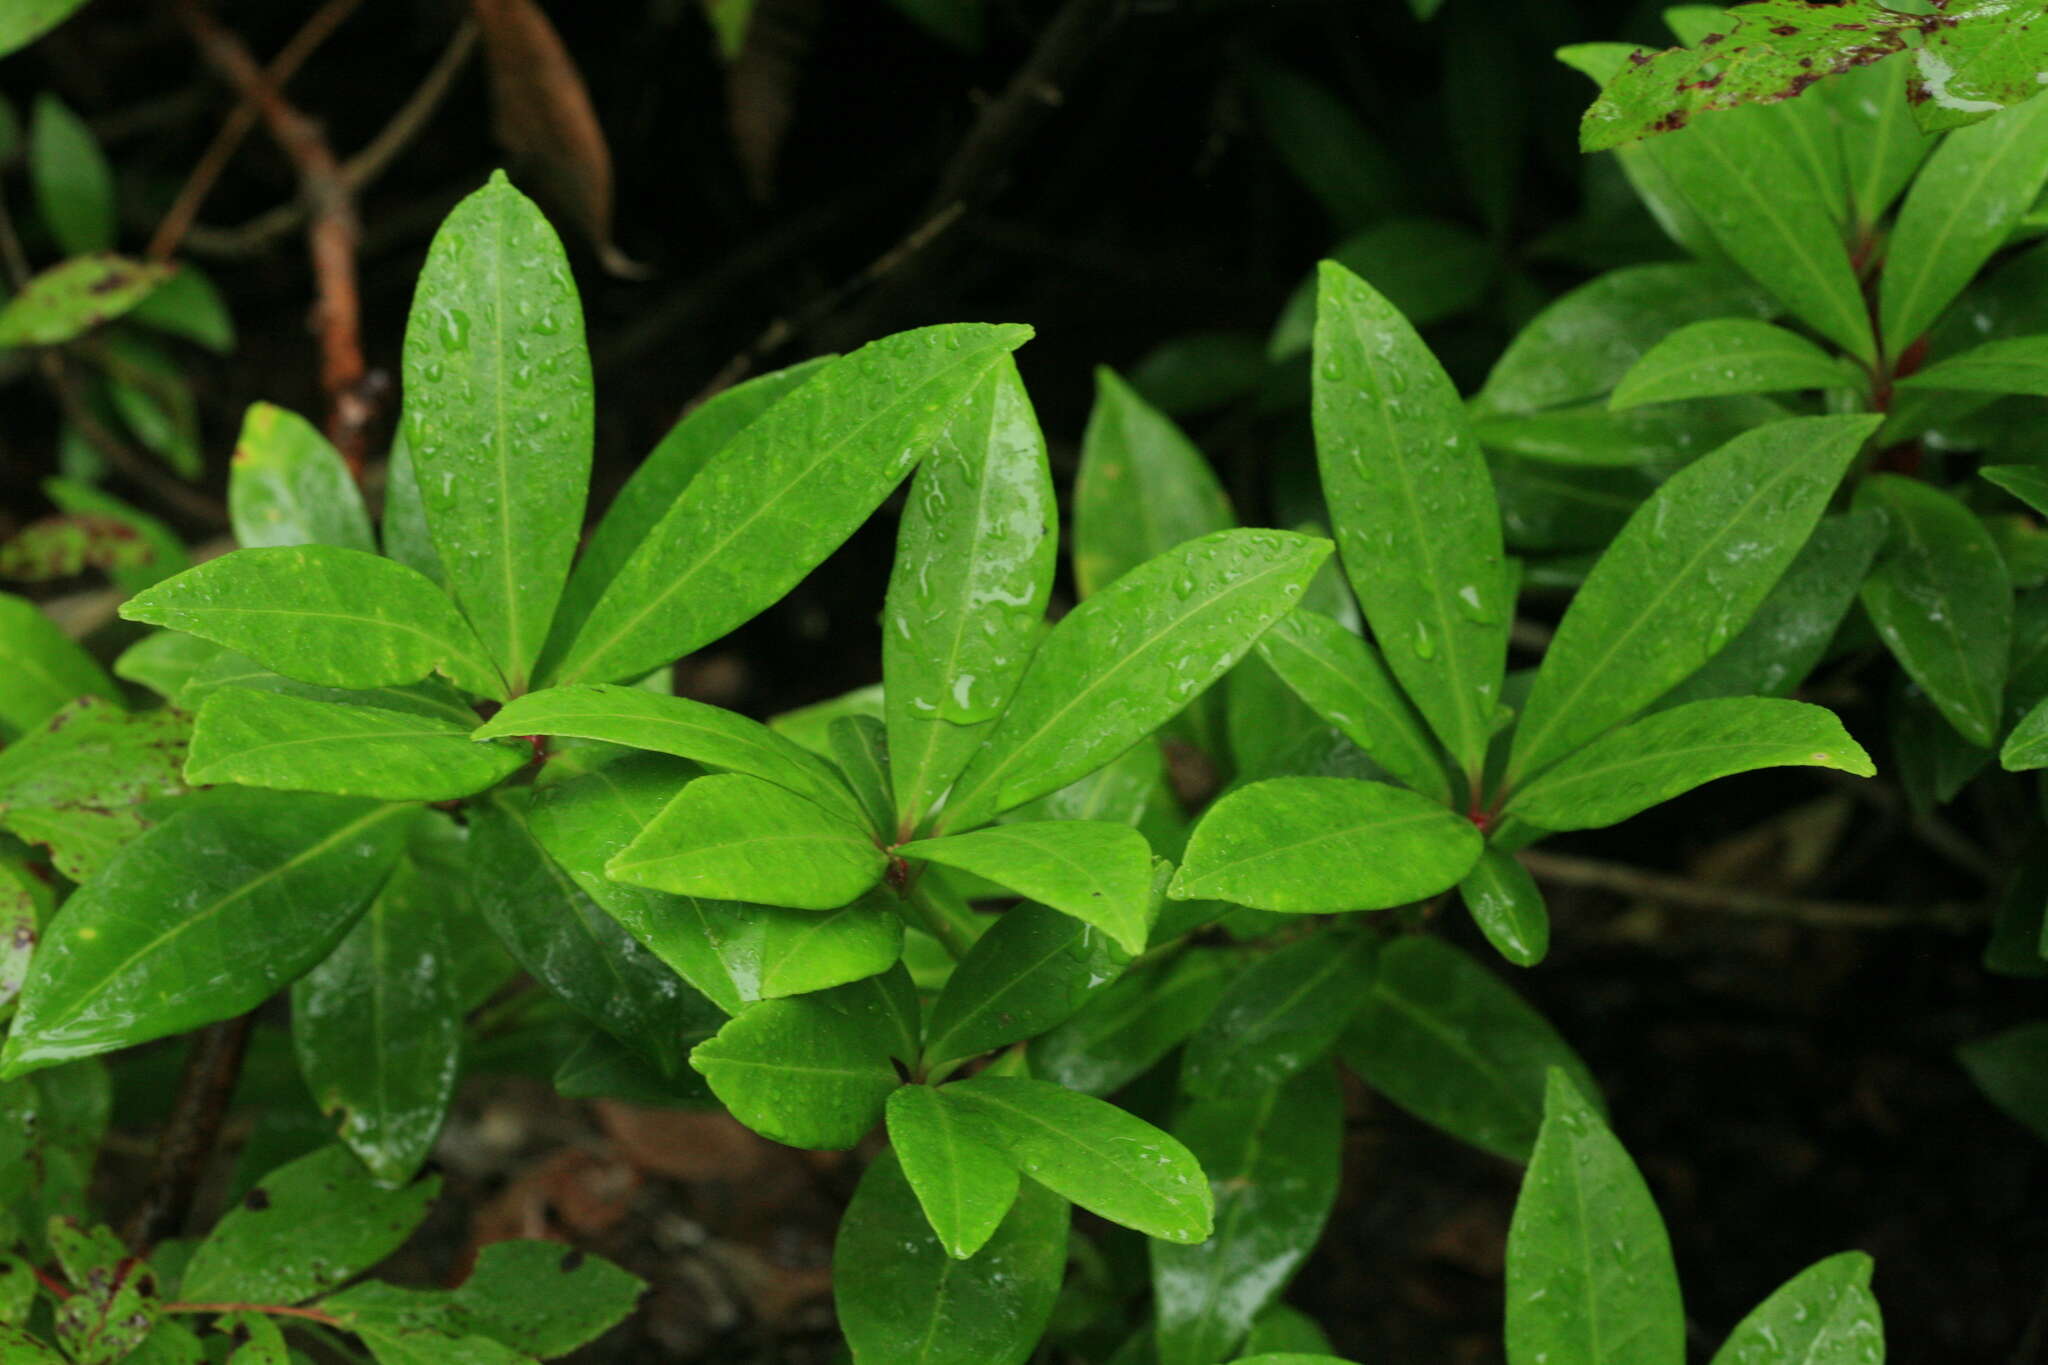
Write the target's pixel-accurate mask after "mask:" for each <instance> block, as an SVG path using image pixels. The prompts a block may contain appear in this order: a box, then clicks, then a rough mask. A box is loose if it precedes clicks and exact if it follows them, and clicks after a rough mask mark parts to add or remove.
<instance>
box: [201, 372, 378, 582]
mask: <svg viewBox="0 0 2048 1365" xmlns="http://www.w3.org/2000/svg"><path fill="white" fill-rule="evenodd" d="M228 512H229V515H230V516H231V517H232V518H233V519H234V526H235V539H236V540H238V541H240V542H241V544H242V545H243V547H244V548H255V547H258V546H264V545H339V546H341V547H342V548H343V549H347V550H367V551H370V552H372V553H375V551H376V549H377V542H376V541H375V539H373V538H372V536H371V534H370V514H369V513H368V512H366V511H364V510H363V497H362V494H361V493H360V492H358V491H357V489H356V481H355V479H354V477H353V476H351V475H350V473H349V472H348V466H347V465H346V464H344V463H343V462H342V458H341V456H340V454H339V453H337V452H336V451H335V449H334V447H333V446H331V445H329V444H328V442H327V438H326V437H325V436H322V435H321V434H320V432H319V431H318V430H317V429H316V428H315V427H314V426H313V424H312V423H311V422H308V421H307V420H306V419H305V418H303V417H301V416H299V415H298V414H297V413H296V412H292V411H291V410H290V409H287V408H280V407H276V406H274V405H272V404H269V403H252V404H250V405H249V411H248V413H247V414H246V415H244V416H243V418H242V434H241V436H240V437H239V438H237V439H236V441H235V459H234V463H233V464H232V465H231V466H230V467H229V472H228Z"/></svg>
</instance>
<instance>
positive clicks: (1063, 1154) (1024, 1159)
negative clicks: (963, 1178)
mask: <svg viewBox="0 0 2048 1365" xmlns="http://www.w3.org/2000/svg"><path fill="white" fill-rule="evenodd" d="M938 1097H939V1099H940V1100H941V1101H943V1102H944V1103H945V1104H946V1105H947V1106H948V1107H949V1108H950V1109H952V1110H953V1111H954V1112H955V1113H956V1114H958V1115H959V1116H960V1117H961V1118H962V1120H963V1121H964V1124H965V1126H966V1129H967V1132H968V1133H969V1134H970V1135H972V1136H973V1137H975V1138H977V1139H979V1140H980V1141H982V1142H985V1143H987V1144H989V1145H990V1146H992V1147H994V1148H996V1149H997V1150H999V1151H1001V1152H1002V1153H1003V1154H1004V1155H1005V1156H1007V1157H1008V1158H1009V1160H1010V1161H1011V1162H1012V1163H1013V1164H1014V1165H1015V1166H1016V1167H1017V1169H1018V1170H1020V1171H1022V1172H1023V1173H1024V1174H1025V1175H1027V1176H1029V1177H1031V1179H1033V1180H1035V1181H1037V1182H1038V1183H1039V1184H1041V1185H1044V1186H1045V1187H1046V1188H1047V1189H1050V1190H1052V1191H1053V1192H1054V1193H1056V1194H1059V1195H1062V1196H1064V1197H1066V1198H1067V1199H1070V1200H1072V1201H1073V1202H1074V1203H1076V1204H1079V1205H1080V1206H1081V1207H1082V1208H1084V1209H1087V1210H1088V1211H1089V1212H1090V1213H1094V1214H1097V1215H1099V1216H1101V1217H1103V1218H1107V1219H1108V1220H1109V1221H1110V1222H1112V1223H1118V1224H1121V1225H1122V1226H1124V1227H1127V1228H1133V1229H1135V1230H1136V1231H1138V1232H1142V1233H1144V1234H1145V1235H1146V1236H1148V1237H1158V1238H1161V1239H1163V1240H1165V1241H1169V1242H1199V1241H1202V1240H1203V1239H1204V1238H1206V1237H1208V1236H1209V1233H1210V1231H1211V1229H1212V1226H1213V1224H1212V1215H1213V1213H1214V1209H1215V1201H1214V1199H1213V1198H1212V1197H1211V1195H1210V1193H1209V1183H1208V1181H1207V1180H1206V1179H1205V1178H1204V1177H1203V1175H1202V1168H1201V1167H1200V1166H1199V1165H1197V1164H1196V1162H1195V1158H1194V1156H1193V1155H1192V1154H1191V1153H1190V1152H1189V1151H1188V1149H1187V1148H1186V1147H1185V1146H1183V1145H1182V1144H1181V1143H1180V1142H1179V1141H1177V1140H1176V1139H1174V1138H1172V1137H1169V1136H1168V1135H1167V1134H1165V1133H1162V1132H1160V1131H1159V1130H1158V1129H1157V1128H1154V1127H1153V1126H1152V1125H1151V1124H1149V1123H1146V1122H1145V1121H1144V1120H1142V1119H1139V1118H1135V1117H1133V1116H1132V1115H1130V1114H1127V1113H1125V1112H1124V1111H1123V1110H1121V1109H1118V1108H1117V1107H1116V1106H1115V1105H1112V1104H1108V1103H1106V1102H1104V1101H1102V1100H1098V1099H1096V1098H1094V1097H1093V1096H1090V1095H1083V1094H1080V1093H1078V1092H1076V1091H1072V1090H1068V1089H1066V1088H1064V1087H1062V1086H1058V1085H1052V1084H1048V1083H1047V1082H1045V1081H1033V1080H1025V1079H1022V1078H1020V1077H1005V1076H978V1077H976V1078H974V1079H973V1080H967V1081H960V1082H958V1083H956V1084H953V1085H948V1086H943V1087H941V1088H940V1089H939V1091H938Z"/></svg>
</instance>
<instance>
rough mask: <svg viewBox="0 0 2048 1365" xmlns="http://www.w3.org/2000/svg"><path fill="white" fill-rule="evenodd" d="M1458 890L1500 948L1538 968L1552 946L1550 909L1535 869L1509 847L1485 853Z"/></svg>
mask: <svg viewBox="0 0 2048 1365" xmlns="http://www.w3.org/2000/svg"><path fill="white" fill-rule="evenodd" d="M1458 895H1459V897H1460V898H1462V899H1463V900H1464V902H1465V909H1466V911H1467V912H1468V913H1469V914H1470V915H1471V916H1472V922H1473V923H1474V924H1476V925H1478V926H1479V932H1480V933H1482V934H1484V935H1486V941H1487V942H1488V943H1491V944H1492V945H1493V947H1494V951H1495V952H1498V953H1499V954H1500V955H1501V956H1502V957H1504V958H1506V959H1507V960H1508V961H1510V962H1512V963H1514V964H1515V965H1516V966H1517V967H1533V966H1535V965H1536V964H1537V963H1539V962H1541V961H1542V960H1543V956H1544V954H1546V953H1548V952H1549V951H1550V913H1549V911H1548V910H1547V909H1546V908H1545V907H1544V904H1543V892H1542V891H1541V890H1540V889H1539V888H1538V887H1537V885H1536V879H1535V878H1534V877H1532V876H1530V875H1529V869H1528V868H1526V867H1523V866H1522V864H1521V863H1520V862H1519V861H1517V860H1516V858H1515V855H1514V854H1512V853H1509V852H1507V851H1505V850H1503V849H1498V848H1489V849H1487V850H1486V851H1485V852H1484V853H1481V854H1480V855H1479V861H1478V862H1476V863H1474V864H1473V865H1472V871H1471V872H1470V873H1469V874H1467V875H1466V877H1465V880H1464V881H1462V882H1459V883H1458Z"/></svg>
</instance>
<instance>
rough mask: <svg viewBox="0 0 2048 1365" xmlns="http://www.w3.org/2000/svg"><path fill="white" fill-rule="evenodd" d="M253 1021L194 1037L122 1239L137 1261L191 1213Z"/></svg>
mask: <svg viewBox="0 0 2048 1365" xmlns="http://www.w3.org/2000/svg"><path fill="white" fill-rule="evenodd" d="M254 1021H255V1016H254V1015H252V1014H244V1015H242V1016H240V1017H239V1018H235V1019H223V1020H221V1021H220V1022H219V1023H217V1024H208V1025H207V1026H206V1027H205V1028H203V1029H200V1030H199V1032H198V1033H196V1034H194V1035H193V1038H192V1052H191V1054H190V1055H189V1056H187V1057H186V1058H185V1071H184V1074H183V1075H182V1076H180V1077H179V1078H178V1095H177V1098H176V1099H175V1100H173V1101H172V1104H171V1116H170V1118H169V1120H168V1121H167V1122H166V1123H165V1124H164V1131H163V1137H162V1138H161V1139H160V1140H159V1141H158V1142H157V1148H156V1160H155V1162H154V1164H153V1165H152V1167H151V1169H150V1173H149V1184H148V1186H147V1187H146V1188H145V1190H144V1193H143V1196H142V1202H141V1203H140V1204H138V1205H137V1206H136V1208H135V1212H134V1213H132V1214H131V1215H129V1219H128V1227H127V1230H126V1235H125V1236H124V1237H123V1239H122V1240H124V1241H125V1242H127V1244H128V1247H129V1249H130V1250H131V1251H134V1252H135V1253H136V1254H137V1255H141V1254H144V1253H146V1252H147V1251H148V1249H149V1248H150V1247H152V1246H154V1245H156V1244H157V1243H158V1242H160V1241H162V1240H163V1239H164V1238H166V1237H171V1236H175V1235H176V1234H177V1232H178V1230H179V1229H180V1228H182V1227H183V1226H184V1224H185V1216H186V1215H187V1214H188V1213H190V1212H191V1211H192V1197H193V1195H195V1194H196V1193H198V1190H199V1182H200V1178H201V1177H202V1176H204V1175H205V1173H206V1163H207V1161H208V1159H209V1158H211V1157H212V1155H213V1148H214V1143H215V1142H216V1141H218V1140H219V1138H220V1128H221V1122H222V1120H224V1119H225V1118H226V1117H227V1112H228V1098H229V1097H230V1096H231V1095H233V1094H234V1090H235V1082H236V1081H237V1080H239V1079H240V1077H241V1074H242V1058H243V1056H244V1055H246V1054H247V1052H248V1050H249V1030H250V1027H251V1025H252V1024H253V1023H254Z"/></svg>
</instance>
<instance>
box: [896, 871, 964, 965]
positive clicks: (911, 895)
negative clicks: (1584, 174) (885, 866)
mask: <svg viewBox="0 0 2048 1365" xmlns="http://www.w3.org/2000/svg"><path fill="white" fill-rule="evenodd" d="M901 905H902V907H903V917H904V918H905V919H906V920H908V921H910V923H911V925H912V926H913V927H915V928H918V929H922V930H924V931H925V932H926V933H927V934H930V935H931V936H932V937H933V938H935V939H937V940H938V941H939V942H940V944H942V945H943V946H944V947H945V949H946V951H947V952H949V953H951V954H952V955H953V960H954V961H956V962H957V961H959V960H960V959H961V958H963V957H966V956H967V950H968V949H970V948H972V947H973V946H974V940H975V937H976V935H975V927H974V922H973V921H972V920H971V919H969V918H968V917H967V914H966V908H965V907H964V906H958V905H951V904H948V903H947V902H945V901H943V900H941V899H939V898H938V897H936V896H933V895H932V894H931V892H929V891H928V890H926V889H925V884H924V878H922V877H919V878H917V879H916V880H914V881H913V882H911V884H910V888H909V890H907V891H906V892H904V894H903V898H902V901H901Z"/></svg>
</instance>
